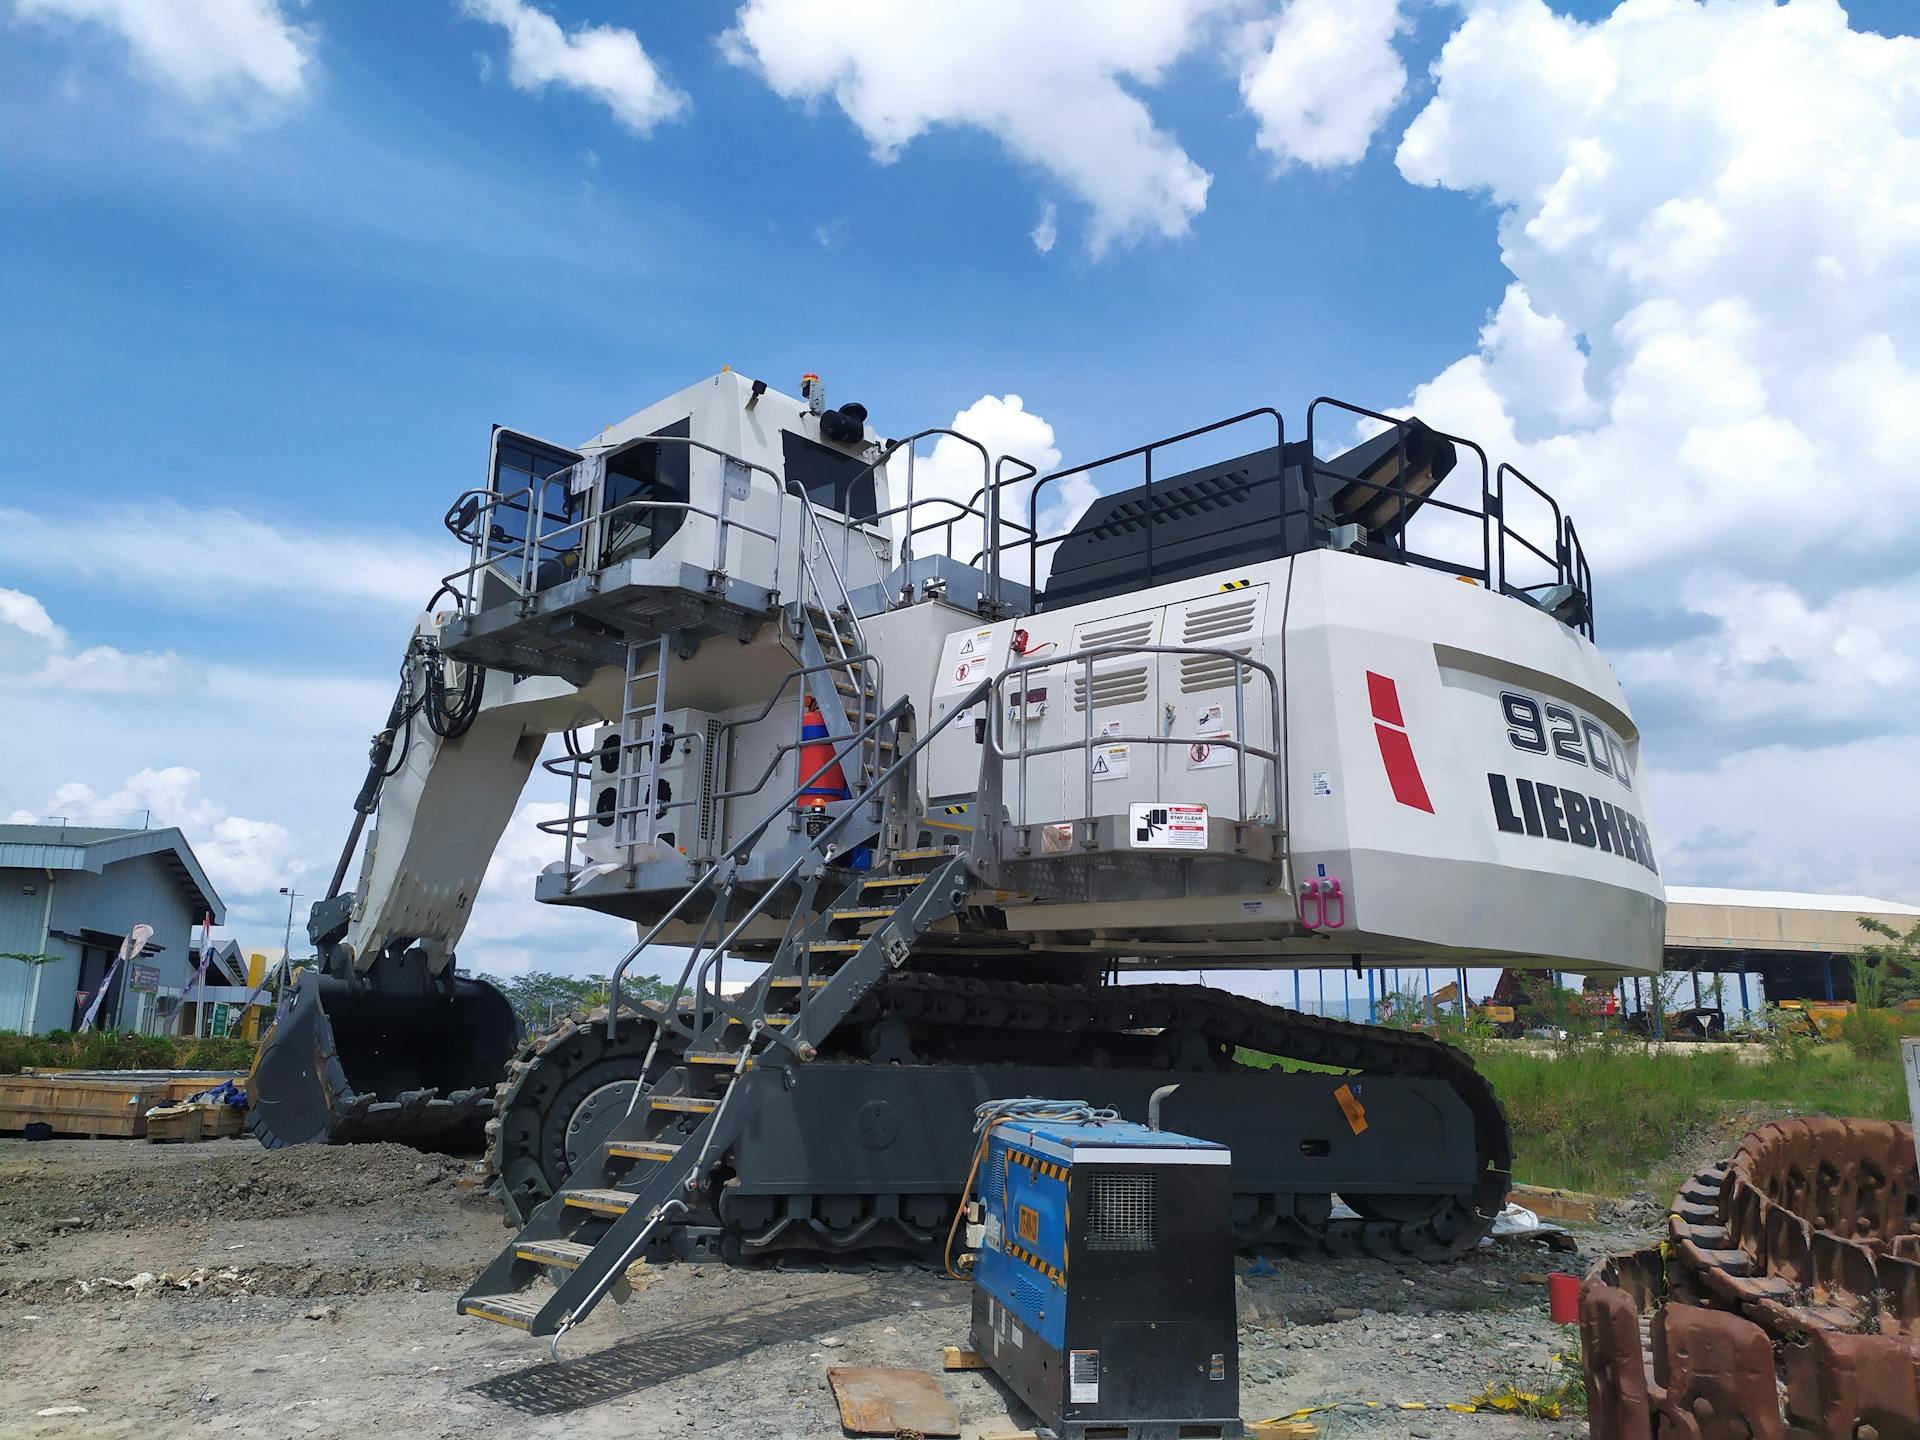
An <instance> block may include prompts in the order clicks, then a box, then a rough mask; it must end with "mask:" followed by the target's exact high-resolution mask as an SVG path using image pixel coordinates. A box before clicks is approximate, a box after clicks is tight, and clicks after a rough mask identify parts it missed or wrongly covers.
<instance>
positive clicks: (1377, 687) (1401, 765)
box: [1367, 670, 1433, 815]
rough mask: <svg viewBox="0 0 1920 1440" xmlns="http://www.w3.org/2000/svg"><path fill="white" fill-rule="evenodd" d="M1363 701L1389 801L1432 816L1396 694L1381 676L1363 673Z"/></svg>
mask: <svg viewBox="0 0 1920 1440" xmlns="http://www.w3.org/2000/svg"><path fill="white" fill-rule="evenodd" d="M1367 702H1368V704H1369V705H1371V706H1372V708H1373V720H1374V725H1373V735H1374V738H1375V739H1376V740H1378V741H1379V742H1380V763H1381V764H1383V765H1385V766H1386V767H1387V783H1388V784H1390V785H1391V786H1393V798H1394V799H1396V800H1398V801H1399V802H1400V803H1401V804H1402V805H1410V806H1412V807H1413V808H1414V809H1415V810H1424V811H1426V812H1427V813H1428V814H1429V815H1431V814H1432V813H1433V801H1431V800H1429V799H1428V798H1427V787H1426V782H1424V781H1423V780H1421V778H1420V767H1419V765H1418V764H1416V763H1415V761H1414V758H1413V742H1412V741H1411V740H1409V739H1408V738H1407V722H1406V721H1405V720H1403V719H1401V718H1400V692H1399V691H1398V690H1397V689H1395V688H1394V684H1393V681H1391V680H1389V679H1388V678H1387V677H1386V676H1384V675H1376V674H1374V673H1373V671H1371V670H1369V671H1367Z"/></svg>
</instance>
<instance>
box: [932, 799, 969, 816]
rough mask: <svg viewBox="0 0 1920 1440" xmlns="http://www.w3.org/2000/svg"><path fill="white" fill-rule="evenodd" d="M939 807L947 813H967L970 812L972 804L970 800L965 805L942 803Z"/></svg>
mask: <svg viewBox="0 0 1920 1440" xmlns="http://www.w3.org/2000/svg"><path fill="white" fill-rule="evenodd" d="M940 809H941V812H942V813H943V814H947V815H967V814H971V813H972V811H973V805H972V803H971V802H969V803H968V804H965V805H942V806H941V807H940Z"/></svg>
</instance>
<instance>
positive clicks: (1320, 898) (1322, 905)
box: [1299, 876, 1347, 930]
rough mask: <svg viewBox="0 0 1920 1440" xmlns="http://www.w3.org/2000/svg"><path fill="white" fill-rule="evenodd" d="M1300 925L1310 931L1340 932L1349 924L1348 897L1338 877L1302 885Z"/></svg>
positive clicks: (1311, 881) (1307, 881) (1304, 882)
mask: <svg viewBox="0 0 1920 1440" xmlns="http://www.w3.org/2000/svg"><path fill="white" fill-rule="evenodd" d="M1299 914H1300V923H1301V924H1302V925H1304V926H1306V927H1307V929H1309V930H1338V929H1339V928H1340V927H1341V926H1342V925H1345V924H1346V923H1347V897H1346V895H1345V894H1344V893H1343V892H1342V891H1341V889H1340V881H1339V879H1338V878H1337V877H1333V876H1328V877H1326V878H1324V879H1318V880H1303V881H1302V882H1301V883H1300V903H1299Z"/></svg>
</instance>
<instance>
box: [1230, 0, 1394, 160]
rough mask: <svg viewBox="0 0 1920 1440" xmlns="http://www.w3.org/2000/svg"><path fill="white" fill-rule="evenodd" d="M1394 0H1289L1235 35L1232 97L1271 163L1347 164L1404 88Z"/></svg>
mask: <svg viewBox="0 0 1920 1440" xmlns="http://www.w3.org/2000/svg"><path fill="white" fill-rule="evenodd" d="M1404 25H1405V22H1404V21H1403V20H1402V18H1401V15H1400V0H1289V3H1288V4H1287V5H1286V7H1285V8H1284V9H1283V10H1281V12H1280V13H1279V14H1278V15H1277V16H1273V17H1269V18H1266V19H1262V20H1257V21H1254V22H1251V23H1250V24H1249V25H1247V27H1246V28H1245V30H1244V31H1243V32H1242V35H1241V37H1240V38H1241V45H1242V47H1243V50H1244V54H1243V58H1242V61H1241V65H1240V96H1241V99H1242V100H1243V101H1245V103H1246V107H1247V109H1248V110H1249V111H1251V112H1252V113H1253V115H1254V117H1255V118H1256V119H1257V120H1258V121H1259V122H1260V133H1259V144H1260V148H1261V149H1263V150H1265V151H1267V152H1268V153H1269V154H1271V155H1272V156H1273V157H1274V158H1275V159H1276V160H1278V161H1280V162H1282V163H1285V162H1288V161H1297V162H1299V163H1301V164H1305V165H1311V166H1316V167H1329V166H1334V165H1350V164H1352V163H1353V162H1354V161H1356V160H1359V159H1360V158H1361V157H1362V156H1363V155H1365V154H1366V153H1367V146H1368V145H1369V144H1370V143H1371V142H1372V140H1373V136H1374V132H1375V131H1376V130H1378V129H1379V128H1380V125H1381V123H1382V122H1383V121H1384V120H1385V119H1386V118H1387V116H1388V114H1390V113H1391V112H1392V110H1393V107H1394V105H1395V104H1396V103H1397V102H1398V101H1399V99H1400V96H1401V93H1402V92H1403V91H1404V90H1405V89H1406V86H1407V69H1406V66H1404V65H1402V64H1401V63H1400V56H1399V54H1398V53H1397V52H1396V51H1395V49H1394V39H1395V37H1396V36H1397V35H1398V34H1399V33H1400V31H1401V30H1402V29H1403V28H1404Z"/></svg>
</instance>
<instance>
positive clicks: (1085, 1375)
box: [1067, 1350, 1100, 1405]
mask: <svg viewBox="0 0 1920 1440" xmlns="http://www.w3.org/2000/svg"><path fill="white" fill-rule="evenodd" d="M1099 1400H1100V1352H1099V1351H1098V1350H1069V1351H1068V1352H1067V1403H1068V1404H1069V1405H1094V1404H1098V1403H1099Z"/></svg>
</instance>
